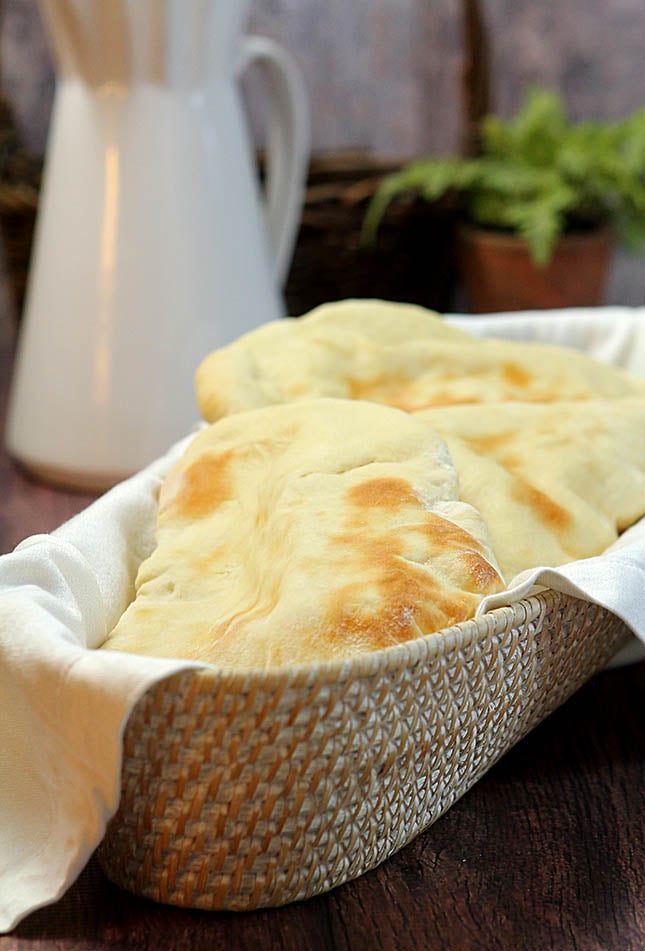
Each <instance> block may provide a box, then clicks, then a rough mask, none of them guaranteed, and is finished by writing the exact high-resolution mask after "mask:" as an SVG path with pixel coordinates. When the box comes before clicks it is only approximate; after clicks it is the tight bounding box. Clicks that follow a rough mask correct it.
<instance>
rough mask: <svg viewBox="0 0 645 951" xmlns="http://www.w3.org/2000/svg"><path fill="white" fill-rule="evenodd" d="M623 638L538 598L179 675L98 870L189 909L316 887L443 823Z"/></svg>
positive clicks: (595, 611) (284, 896)
mask: <svg viewBox="0 0 645 951" xmlns="http://www.w3.org/2000/svg"><path fill="white" fill-rule="evenodd" d="M628 636H629V631H628V629H627V628H626V626H625V625H624V624H623V623H622V621H620V620H619V619H618V618H616V617H615V616H614V615H613V614H611V613H610V612H609V611H607V610H605V609H604V608H601V607H599V606H598V605H595V604H592V603H589V602H586V601H581V600H578V599H575V598H572V597H570V596H568V595H564V594H560V593H558V592H555V591H552V590H545V591H543V592H542V593H539V594H537V595H534V596H531V597H528V598H526V599H525V600H523V601H520V602H518V603H517V604H515V605H513V606H511V607H504V608H499V609H497V610H495V611H493V612H491V613H490V614H487V615H483V616H482V617H479V618H475V619H473V620H469V621H465V622H462V623H461V624H458V625H456V626H454V627H451V628H448V629H445V630H443V631H441V632H439V633H436V634H431V635H428V636H425V637H420V638H417V639H415V640H413V641H410V642H408V643H407V644H403V645H400V646H397V647H395V648H389V649H387V650H383V651H377V652H374V653H370V654H365V655H362V656H358V657H356V658H351V659H348V660H345V661H342V662H341V661H338V662H334V663H327V664H321V665H318V666H316V665H311V666H306V667H296V668H293V669H287V668H275V669H273V670H268V671H252V672H243V671H235V672H233V671H217V670H215V669H205V670H192V671H187V672H183V673H180V674H175V675H173V676H171V677H169V678H167V679H165V680H163V681H160V682H159V683H158V684H156V685H155V686H154V687H152V688H151V689H150V690H148V691H147V693H146V694H144V696H143V697H142V698H141V699H140V701H139V702H138V703H137V705H136V706H135V708H134V710H133V712H132V714H131V716H130V718H129V720H128V723H127V726H126V729H125V735H124V759H123V768H122V791H121V801H120V806H119V810H118V812H117V814H116V815H115V816H114V818H113V819H112V820H111V822H110V823H109V826H108V830H107V833H106V837H105V839H104V841H103V843H102V845H101V847H100V849H99V859H100V862H101V865H102V867H103V869H104V871H105V872H106V874H107V875H108V877H109V878H110V879H111V880H112V881H114V882H115V883H116V884H118V885H120V886H121V887H123V888H126V889H128V890H130V891H133V892H135V893H137V894H140V895H143V896H145V897H148V898H152V899H155V900H157V901H161V902H164V903H169V904H174V905H181V906H185V907H196V908H204V909H229V910H237V911H241V910H249V909H253V908H259V907H266V906H272V905H281V904H285V903H287V902H291V901H295V900H300V899H305V898H308V897H311V896H313V895H316V894H319V893H321V892H324V891H327V890H329V889H331V888H333V887H335V886H337V885H340V884H342V883H343V882H346V881H349V880H350V879H352V878H355V877H356V876H358V875H361V874H362V873H364V872H366V871H367V870H368V869H371V868H374V867H375V866H376V865H378V864H379V863H380V862H382V861H383V860H384V859H386V858H387V857H388V856H390V855H392V854H393V853H394V852H396V851H397V850H398V849H400V848H402V847H403V846H404V845H406V844H407V843H408V842H410V840H411V839H413V838H414V837H415V836H416V835H417V834H418V833H419V832H421V831H422V830H423V829H425V828H426V827H427V826H429V825H430V824H431V823H432V822H434V821H435V820H436V819H438V818H439V817H440V816H441V815H442V814H443V813H444V812H445V811H446V810H447V809H448V808H449V807H450V806H451V805H452V804H453V803H454V802H455V801H456V800H457V799H458V798H459V797H460V796H462V795H463V794H464V793H465V792H466V791H467V790H468V789H469V788H470V787H471V786H472V785H473V784H474V783H475V782H476V781H477V780H478V779H479V778H480V777H481V776H482V775H483V774H484V773H485V772H486V770H488V769H489V768H490V766H491V765H492V764H493V763H494V762H495V761H496V760H498V759H499V758H500V756H502V755H503V754H504V753H505V752H506V751H507V750H508V749H510V747H511V746H512V745H513V744H514V743H516V742H517V741H518V740H519V739H521V738H522V737H523V736H525V735H526V733H528V732H529V730H531V729H532V728H533V727H534V726H536V725H537V724H538V723H539V722H540V721H541V720H542V719H543V718H544V717H545V716H547V715H548V714H549V713H550V712H552V711H553V710H554V709H555V708H556V707H558V706H559V705H560V704H561V703H562V702H564V701H565V700H566V699H567V698H568V697H569V696H570V695H571V694H572V693H573V692H574V691H575V690H576V689H577V688H578V687H580V686H581V685H582V684H583V683H584V682H585V681H586V680H587V679H588V678H589V677H590V676H592V675H593V674H594V673H595V672H596V671H598V670H599V669H601V668H602V667H603V665H604V664H605V663H606V662H607V660H608V659H609V658H610V657H611V656H612V655H613V654H614V653H615V652H616V651H617V650H618V649H619V647H620V646H621V645H622V644H623V643H624V642H625V640H626V639H627V637H628Z"/></svg>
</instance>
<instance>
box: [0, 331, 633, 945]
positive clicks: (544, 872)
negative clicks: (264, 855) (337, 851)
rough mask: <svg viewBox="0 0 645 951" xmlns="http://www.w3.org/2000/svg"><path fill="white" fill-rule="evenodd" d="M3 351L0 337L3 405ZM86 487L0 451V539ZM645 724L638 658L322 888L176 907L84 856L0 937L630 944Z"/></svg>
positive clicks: (65, 511) (63, 941) (8, 542)
mask: <svg viewBox="0 0 645 951" xmlns="http://www.w3.org/2000/svg"><path fill="white" fill-rule="evenodd" d="M10 364H11V347H10V346H8V345H6V344H5V345H4V346H3V345H2V343H1V342H0V381H2V386H1V387H0V390H1V391H2V403H1V405H0V419H4V415H5V404H4V400H5V398H6V392H7V388H8V379H9V373H10ZM90 500H91V497H90V496H81V495H72V494H70V493H64V492H61V491H58V490H54V489H50V488H47V487H45V486H42V485H37V484H35V483H34V482H31V481H29V480H28V479H27V478H25V476H24V475H23V474H21V473H20V472H19V471H18V469H17V468H16V467H15V466H14V465H13V464H12V462H11V461H10V460H9V459H8V458H7V456H6V454H4V453H1V452H0V552H5V551H8V550H10V549H11V548H12V547H13V546H14V545H15V544H16V543H17V542H18V541H19V540H20V539H21V538H23V537H24V536H26V535H28V534H31V533H34V532H40V531H49V530H50V529H52V528H54V527H55V526H56V525H58V524H59V523H60V522H62V521H64V520H65V519H66V518H68V517H69V516H71V515H72V514H73V513H74V512H76V511H78V510H79V509H81V508H82V507H84V506H85V505H87V503H88V502H89V501H90ZM644 596H645V595H644ZM0 715H1V714H0ZM644 726H645V664H638V665H636V666H632V667H628V668H623V669H620V670H617V671H613V672H607V673H603V674H601V675H599V676H598V677H596V678H595V679H594V680H593V681H591V682H590V683H589V684H587V685H586V686H585V687H584V688H583V689H582V690H580V691H579V692H578V694H577V695H576V696H575V697H573V699H571V700H570V701H569V702H568V703H567V704H566V705H565V706H563V707H561V708H560V710H558V711H557V712H556V713H554V714H553V715H552V716H551V717H550V718H549V719H548V720H547V721H545V722H544V723H543V724H542V725H541V726H540V727H538V728H537V729H536V730H535V731H534V732H533V733H532V734H531V735H530V736H529V737H527V738H526V739H525V740H524V741H523V742H521V743H519V744H518V745H517V746H516V747H515V748H514V749H513V750H512V751H511V752H510V753H508V754H507V755H506V756H505V757H504V758H503V760H502V761H501V762H500V763H498V764H497V765H496V766H495V767H494V768H493V769H492V770H491V771H490V772H489V773H488V774H487V776H485V777H484V779H483V780H481V781H480V782H479V783H478V784H477V786H475V788H474V789H472V790H471V791H470V792H469V793H468V794H467V795H466V796H465V797H464V798H463V799H462V800H461V801H460V802H458V803H457V804H456V805H454V806H453V807H452V809H451V810H450V811H449V812H448V813H447V814H446V815H445V816H444V817H443V818H442V819H440V820H439V821H438V822H437V823H435V825H434V826H432V827H431V828H430V829H428V830H427V831H426V832H425V833H424V834H422V835H420V836H419V837H418V838H417V839H416V840H415V841H414V842H413V843H411V844H410V845H408V846H407V847H406V848H405V849H403V850H402V851H401V852H399V853H398V854H397V855H395V856H394V857H393V858H391V859H390V860H389V861H387V862H385V863H384V864H383V865H381V866H380V868H378V869H376V870H374V871H372V872H370V873H369V874H367V875H364V876H363V877H362V878H360V879H358V880H357V881H355V882H351V883H349V884H347V885H344V886H342V887H340V888H338V889H336V890H335V891H333V892H331V893H330V894H328V895H323V896H320V897H318V898H314V899H311V900H310V901H307V902H303V903H300V904H295V905H291V906H288V907H285V908H280V909H272V910H267V911H258V912H253V913H246V914H217V913H207V912H197V911H185V910H181V909H176V908H171V907H164V906H161V905H157V904H154V903H152V902H149V901H146V900H143V899H140V898H137V897H135V896H132V895H129V894H127V893H125V892H122V891H120V890H119V889H117V888H116V887H114V886H113V885H111V884H110V883H109V882H108V881H107V880H106V879H105V878H104V876H103V875H102V873H101V871H100V869H99V868H98V865H97V864H96V862H95V861H94V860H92V861H91V862H90V864H89V865H88V867H87V868H86V869H85V871H84V872H83V873H82V875H81V876H80V878H79V880H78V881H77V882H76V884H75V885H73V886H72V887H71V888H70V890H69V891H68V893H67V894H66V895H65V896H64V898H62V899H61V900H60V901H59V902H58V903H57V904H55V905H52V906H50V907H48V908H44V909H41V910H40V911H37V912H34V913H33V914H32V915H31V916H30V917H28V918H27V919H25V920H24V921H23V922H22V924H20V925H19V927H18V928H17V929H16V930H15V931H14V932H13V934H11V935H9V936H6V937H2V938H0V951H9V949H21V951H23V949H24V951H26V949H28V948H29V949H36V948H38V949H41V951H42V949H56V948H61V949H62V948H64V949H68V951H71V949H81V948H84V949H93V951H97V949H102V948H110V949H117V948H135V949H144V948H146V949H147V948H150V949H180V948H182V949H183V948H189V949H201V948H204V949H209V951H210V949H233V951H237V949H247V948H248V949H255V948H262V949H273V948H279V949H285V951H291V949H294V951H310V949H311V951H317V949H329V948H339V949H378V948H388V949H389V948H392V949H433V948H440V949H473V951H481V949H497V948H501V949H507V948H508V949H513V951H521V949H529V951H534V949H535V951H546V949H581V951H628V949H634V951H636V949H638V951H642V949H644V948H645V729H644Z"/></svg>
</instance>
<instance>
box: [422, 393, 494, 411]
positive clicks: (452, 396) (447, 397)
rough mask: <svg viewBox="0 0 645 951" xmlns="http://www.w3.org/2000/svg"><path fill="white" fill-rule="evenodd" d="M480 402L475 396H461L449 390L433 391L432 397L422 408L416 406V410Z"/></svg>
mask: <svg viewBox="0 0 645 951" xmlns="http://www.w3.org/2000/svg"><path fill="white" fill-rule="evenodd" d="M481 402H482V400H481V399H479V398H478V397H477V396H461V395H459V394H458V393H453V392H452V391H451V390H435V392H434V393H433V394H432V396H430V397H429V398H428V399H427V400H426V401H425V402H424V404H423V406H417V407H416V408H417V409H418V410H419V409H432V407H433V406H437V407H439V406H467V405H473V404H475V403H481Z"/></svg>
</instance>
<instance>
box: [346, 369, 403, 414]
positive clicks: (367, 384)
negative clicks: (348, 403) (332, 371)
mask: <svg viewBox="0 0 645 951" xmlns="http://www.w3.org/2000/svg"><path fill="white" fill-rule="evenodd" d="M409 390H410V381H409V380H406V379H405V378H404V377H401V376H395V375H393V374H388V373H382V374H380V375H379V376H375V377H371V378H370V379H369V380H357V379H355V378H354V377H348V379H347V396H348V398H349V399H352V400H372V401H373V402H374V403H385V404H386V405H387V406H394V407H395V408H396V409H402V410H405V411H406V412H412V411H413V410H415V409H419V408H420V407H419V406H417V405H416V403H415V401H414V400H413V399H412V398H411V397H410V394H409Z"/></svg>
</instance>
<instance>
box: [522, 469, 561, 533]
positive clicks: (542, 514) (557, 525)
mask: <svg viewBox="0 0 645 951" xmlns="http://www.w3.org/2000/svg"><path fill="white" fill-rule="evenodd" d="M514 479H515V482H514V484H513V489H512V492H513V495H514V496H515V498H516V499H517V501H518V502H521V503H522V504H523V505H526V506H528V507H529V508H531V509H532V510H533V511H534V512H535V514H536V515H537V517H538V518H539V519H540V521H541V522H543V523H544V524H545V525H548V526H549V527H550V528H552V529H558V530H563V529H566V528H567V527H568V526H569V525H570V524H571V514H570V513H569V512H567V510H566V509H564V508H562V506H561V505H558V503H557V502H554V501H553V499H550V498H549V496H548V495H546V493H544V492H542V491H541V490H540V489H538V488H536V486H534V485H532V484H531V483H530V482H528V481H527V480H526V479H524V478H522V476H520V475H518V474H517V473H514Z"/></svg>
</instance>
